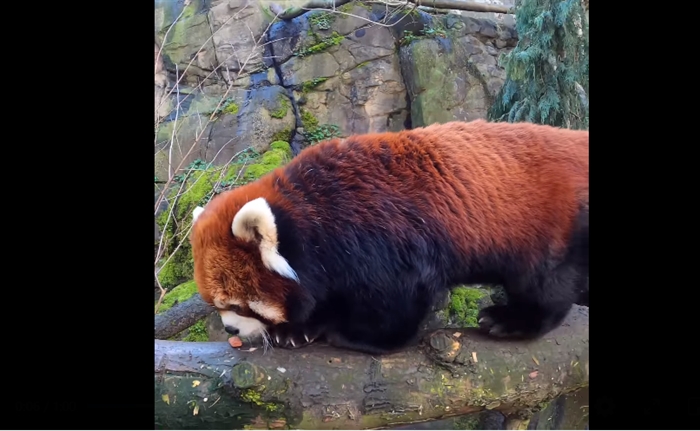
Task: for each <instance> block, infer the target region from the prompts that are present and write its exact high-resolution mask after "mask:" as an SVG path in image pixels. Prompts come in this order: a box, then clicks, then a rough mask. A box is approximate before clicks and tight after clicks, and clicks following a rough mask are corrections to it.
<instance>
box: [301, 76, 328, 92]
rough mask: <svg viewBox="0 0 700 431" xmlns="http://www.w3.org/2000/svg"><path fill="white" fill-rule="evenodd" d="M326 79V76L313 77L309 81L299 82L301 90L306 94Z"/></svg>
mask: <svg viewBox="0 0 700 431" xmlns="http://www.w3.org/2000/svg"><path fill="white" fill-rule="evenodd" d="M327 80H328V78H314V79H312V80H310V81H305V82H304V83H303V84H301V92H302V93H304V94H306V93H308V92H309V91H311V90H313V89H314V88H316V87H318V86H319V85H321V84H323V83H324V82H326V81H327Z"/></svg>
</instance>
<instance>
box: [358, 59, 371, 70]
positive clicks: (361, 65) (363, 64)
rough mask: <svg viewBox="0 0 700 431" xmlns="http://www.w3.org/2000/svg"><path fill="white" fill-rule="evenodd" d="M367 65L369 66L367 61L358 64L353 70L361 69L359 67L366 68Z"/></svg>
mask: <svg viewBox="0 0 700 431" xmlns="http://www.w3.org/2000/svg"><path fill="white" fill-rule="evenodd" d="M368 64H369V61H363V62H362V63H360V64H358V65H357V66H355V68H356V69H359V68H361V67H365V66H367V65H368Z"/></svg>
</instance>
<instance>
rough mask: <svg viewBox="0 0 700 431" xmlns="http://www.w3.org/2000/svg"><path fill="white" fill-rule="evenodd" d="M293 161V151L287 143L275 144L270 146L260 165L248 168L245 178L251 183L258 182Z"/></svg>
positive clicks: (255, 164) (278, 142)
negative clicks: (257, 180)
mask: <svg viewBox="0 0 700 431" xmlns="http://www.w3.org/2000/svg"><path fill="white" fill-rule="evenodd" d="M291 159H292V149H291V147H290V146H289V144H288V143H287V142H284V141H276V142H273V143H272V144H270V150H268V151H266V152H265V154H263V155H262V157H261V158H260V161H259V162H258V163H254V164H252V165H250V166H248V168H247V169H246V172H245V174H244V176H243V177H244V178H245V179H246V180H249V181H252V180H256V179H258V178H260V177H262V176H263V175H265V174H268V173H270V172H272V171H273V170H275V169H276V168H278V167H280V166H282V165H284V164H285V163H287V162H289V161H290V160H291Z"/></svg>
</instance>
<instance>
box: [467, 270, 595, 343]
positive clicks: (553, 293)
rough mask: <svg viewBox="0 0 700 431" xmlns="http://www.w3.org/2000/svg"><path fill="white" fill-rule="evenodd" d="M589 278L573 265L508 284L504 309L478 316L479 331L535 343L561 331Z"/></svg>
mask: <svg viewBox="0 0 700 431" xmlns="http://www.w3.org/2000/svg"><path fill="white" fill-rule="evenodd" d="M585 282H586V274H585V273H583V271H582V268H581V267H580V266H578V265H576V264H575V263H573V262H570V261H565V262H563V263H560V264H559V265H558V266H556V267H555V268H553V269H550V270H547V271H542V272H539V273H538V274H533V275H531V276H528V277H523V278H521V279H520V281H519V282H511V283H505V284H504V288H505V290H506V295H507V303H506V304H505V305H492V306H490V307H486V308H484V309H482V310H481V311H480V312H479V315H478V316H477V320H478V323H479V328H480V329H481V330H482V331H484V332H486V333H488V334H489V335H490V336H492V337H496V338H513V339H532V338H537V337H539V336H542V335H544V334H546V333H548V332H550V331H551V330H553V329H554V328H556V327H558V326H559V325H560V324H561V323H562V321H563V320H564V318H566V315H567V314H568V313H569V310H570V309H571V307H572V305H573V304H574V302H575V301H576V298H577V293H578V291H579V289H581V286H582V283H583V284H584V285H585Z"/></svg>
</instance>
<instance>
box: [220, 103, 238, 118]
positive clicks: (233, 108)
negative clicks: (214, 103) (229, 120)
mask: <svg viewBox="0 0 700 431" xmlns="http://www.w3.org/2000/svg"><path fill="white" fill-rule="evenodd" d="M223 111H224V112H225V113H227V114H232V115H236V114H238V105H237V104H236V103H234V102H229V103H227V104H226V106H224V109H223Z"/></svg>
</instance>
